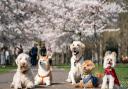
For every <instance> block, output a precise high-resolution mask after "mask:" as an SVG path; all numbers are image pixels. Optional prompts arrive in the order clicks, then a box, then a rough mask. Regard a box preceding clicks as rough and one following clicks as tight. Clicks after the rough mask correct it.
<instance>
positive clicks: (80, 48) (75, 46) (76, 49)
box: [66, 41, 85, 84]
mask: <svg viewBox="0 0 128 89" xmlns="http://www.w3.org/2000/svg"><path fill="white" fill-rule="evenodd" d="M70 50H71V52H72V57H71V68H70V71H69V74H68V78H67V80H66V81H67V82H71V83H72V84H76V82H79V80H80V79H81V73H82V63H83V62H84V58H83V53H84V50H85V45H84V44H83V43H82V42H80V41H74V42H73V43H72V44H71V45H70Z"/></svg>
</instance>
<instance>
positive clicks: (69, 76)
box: [66, 71, 71, 83]
mask: <svg viewBox="0 0 128 89" xmlns="http://www.w3.org/2000/svg"><path fill="white" fill-rule="evenodd" d="M66 81H67V82H69V83H70V82H71V71H69V74H68V78H67V80H66Z"/></svg>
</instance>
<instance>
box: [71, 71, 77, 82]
mask: <svg viewBox="0 0 128 89" xmlns="http://www.w3.org/2000/svg"><path fill="white" fill-rule="evenodd" d="M71 81H72V84H76V81H75V74H74V73H71Z"/></svg>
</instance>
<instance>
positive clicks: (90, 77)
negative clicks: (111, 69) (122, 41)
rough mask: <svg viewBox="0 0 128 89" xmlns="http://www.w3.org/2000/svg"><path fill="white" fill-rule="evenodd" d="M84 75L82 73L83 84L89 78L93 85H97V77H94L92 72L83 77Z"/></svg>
mask: <svg viewBox="0 0 128 89" xmlns="http://www.w3.org/2000/svg"><path fill="white" fill-rule="evenodd" d="M85 76H87V74H86V73H84V74H83V78H82V80H83V83H84V84H86V83H87V82H88V81H89V80H91V81H92V84H93V86H94V87H97V85H98V79H97V78H96V77H94V76H93V75H92V74H89V75H88V76H87V77H85Z"/></svg>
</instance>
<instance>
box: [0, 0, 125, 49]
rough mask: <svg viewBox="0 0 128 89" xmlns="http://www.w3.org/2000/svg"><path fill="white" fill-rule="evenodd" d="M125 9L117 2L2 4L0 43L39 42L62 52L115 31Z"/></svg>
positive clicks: (16, 0) (14, 0)
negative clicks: (73, 42) (77, 41)
mask: <svg viewBox="0 0 128 89" xmlns="http://www.w3.org/2000/svg"><path fill="white" fill-rule="evenodd" d="M124 7H125V5H124V4H123V2H122V1H120V2H119V1H118V0H117V1H113V2H108V1H105V0H104V1H103V0H1V1H0V12H1V13H2V14H0V24H1V25H0V32H1V35H0V36H1V37H0V41H1V42H4V43H7V42H8V43H11V44H16V43H18V42H21V43H27V42H31V40H35V39H41V40H45V41H46V44H50V45H51V48H52V50H53V51H61V48H63V46H65V45H68V44H70V43H71V42H72V41H73V40H81V41H86V40H88V39H89V41H90V40H91V39H92V40H91V41H92V42H93V41H94V38H96V36H99V35H100V33H102V32H103V31H104V30H106V29H107V28H109V27H112V28H115V27H116V28H117V26H116V25H117V21H118V13H121V12H122V11H124V10H123V9H124ZM94 34H95V35H94Z"/></svg>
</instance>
